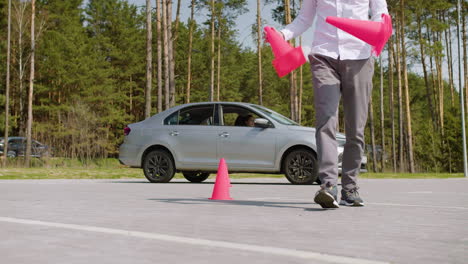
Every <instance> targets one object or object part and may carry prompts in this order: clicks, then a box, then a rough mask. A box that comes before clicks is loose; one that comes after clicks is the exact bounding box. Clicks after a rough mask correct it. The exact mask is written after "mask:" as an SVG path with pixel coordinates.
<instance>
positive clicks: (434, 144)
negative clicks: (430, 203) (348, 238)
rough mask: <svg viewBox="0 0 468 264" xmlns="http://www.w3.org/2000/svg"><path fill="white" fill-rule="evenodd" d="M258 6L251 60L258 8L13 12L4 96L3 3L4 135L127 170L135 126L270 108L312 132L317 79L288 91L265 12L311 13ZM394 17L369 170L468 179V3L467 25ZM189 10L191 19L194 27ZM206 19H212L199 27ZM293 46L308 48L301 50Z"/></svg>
mask: <svg viewBox="0 0 468 264" xmlns="http://www.w3.org/2000/svg"><path fill="white" fill-rule="evenodd" d="M249 1H254V0H249ZM33 2H34V9H35V12H34V15H35V17H33V16H32V12H31V10H32V4H33ZM255 2H256V4H257V9H258V10H255V11H256V12H255V13H256V15H255V16H252V17H251V21H249V22H247V23H250V24H251V41H252V43H255V44H254V45H252V46H246V45H242V43H240V41H239V39H238V32H237V31H236V23H238V19H239V16H240V15H242V14H244V13H245V12H247V11H248V10H247V7H248V1H247V0H216V1H215V0H191V1H188V0H184V1H181V0H178V1H171V0H162V1H161V0H157V1H149V0H148V1H146V4H147V6H141V5H140V6H137V5H135V4H132V3H129V2H127V1H124V0H88V1H82V0H67V1H60V0H37V1H19V0H12V1H11V42H10V43H11V46H10V79H9V84H8V85H7V82H6V81H5V80H6V79H7V78H6V75H7V70H6V68H7V65H6V63H4V62H6V61H7V50H8V49H7V35H8V34H7V31H8V30H7V29H8V0H0V62H1V63H0V78H1V80H0V102H1V105H2V106H8V113H6V108H5V107H2V109H0V114H1V115H0V133H1V135H3V134H4V132H5V128H6V129H7V131H8V134H9V135H10V136H26V135H27V134H28V125H30V126H31V128H30V131H31V133H30V134H31V137H32V138H33V139H36V140H38V141H41V142H43V143H46V144H48V145H50V146H52V147H53V148H54V155H55V156H60V157H66V158H78V159H95V158H106V157H116V156H118V146H119V145H120V144H121V143H122V140H123V136H124V134H123V128H124V127H125V126H126V125H127V124H129V123H133V122H138V121H141V120H143V119H145V118H146V117H148V116H150V115H153V114H156V113H158V112H160V111H163V110H165V109H167V108H169V107H172V106H174V105H178V104H183V103H187V102H202V101H241V102H251V103H257V104H262V105H264V106H266V107H269V108H271V109H273V110H275V111H278V112H280V113H282V114H284V115H286V116H289V117H290V118H291V119H293V120H295V121H297V122H299V123H300V124H302V125H305V126H313V125H314V121H315V117H314V105H313V96H314V95H313V89H312V83H311V73H310V70H309V67H308V65H307V64H306V65H304V66H303V67H301V68H300V69H298V70H296V71H295V72H294V73H292V74H290V75H289V76H287V77H284V78H281V79H280V78H278V77H277V75H276V73H275V71H274V69H273V67H272V65H271V61H272V60H273V58H274V57H273V54H272V52H271V48H270V47H269V45H268V44H265V43H263V40H262V34H263V33H262V31H263V30H262V28H263V26H264V25H265V18H264V17H262V12H261V11H262V10H265V8H268V9H269V10H268V12H267V14H268V15H270V16H271V17H268V19H273V20H274V21H275V22H276V23H278V24H280V25H284V24H288V23H290V21H292V20H293V19H294V17H295V15H296V14H297V12H298V10H299V9H300V6H301V1H299V0H256V1H255ZM387 3H388V7H389V11H390V14H391V16H392V18H393V23H394V31H395V32H394V35H393V36H392V38H391V39H390V41H389V43H388V44H387V46H386V48H385V50H384V52H383V55H382V58H381V60H379V59H376V64H375V66H376V67H375V76H374V79H373V80H374V90H373V96H372V101H371V103H370V104H371V107H370V111H369V122H368V128H367V130H366V143H368V145H369V146H368V148H367V155H368V157H369V161H370V162H369V164H370V165H371V167H370V169H371V170H373V171H400V172H403V171H408V172H451V173H452V172H462V171H463V145H462V135H461V131H462V129H461V121H460V116H461V113H460V103H459V102H460V98H459V94H460V93H459V85H458V80H459V78H458V54H459V53H458V49H457V41H458V40H457V30H458V29H460V30H461V32H462V39H461V43H462V47H461V48H462V52H461V57H460V61H461V64H462V65H461V68H462V73H461V76H462V82H461V83H462V89H464V95H465V96H466V95H467V93H466V92H467V90H466V89H467V81H468V80H467V78H466V76H467V68H468V67H467V56H466V54H467V53H466V50H467V33H466V24H467V16H468V3H467V2H466V1H462V4H463V6H462V8H461V11H462V23H461V24H458V23H457V5H456V3H457V1H453V0H451V1H448V0H425V1H423V0H412V1H404V0H388V1H387ZM147 7H149V8H147ZM181 10H184V11H185V12H186V13H190V14H191V15H190V17H189V19H187V20H186V21H183V20H181V19H180V12H181ZM250 11H251V12H252V10H250ZM198 13H203V14H206V15H205V16H203V17H205V18H206V19H204V20H203V19H202V20H203V21H200V19H198V20H195V19H194V17H195V14H198ZM263 15H264V14H263ZM31 22H34V23H31ZM243 22H244V23H246V22H245V21H243ZM31 25H33V28H34V32H32V31H31ZM31 36H34V41H31ZM148 43H150V44H148ZM33 44H34V45H33ZM291 44H292V45H296V46H297V45H303V44H304V43H303V40H302V39H301V38H298V39H296V40H294V41H292V42H291ZM307 44H308V43H307ZM33 47H34V48H33ZM147 62H150V63H147ZM31 84H33V85H31ZM7 86H8V93H7V92H6V91H7ZM31 86H32V87H33V91H32V97H29V96H28V93H29V92H30V91H31V89H30V88H31ZM466 99H468V97H467V98H466ZM466 99H465V103H466V101H468V100H466ZM29 109H31V110H32V111H31V112H29V111H28V110H29ZM466 109H468V107H466V105H465V110H466ZM6 116H8V122H6V121H7V120H6V118H5V117H6ZM339 116H340V117H342V116H343V114H342V107H340V113H339ZM28 120H29V121H28ZM28 122H29V123H30V124H28ZM340 125H341V124H339V130H340V131H341V132H343V127H342V126H340ZM27 165H29V161H27Z"/></svg>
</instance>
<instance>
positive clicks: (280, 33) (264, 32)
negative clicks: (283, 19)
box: [263, 27, 284, 43]
mask: <svg viewBox="0 0 468 264" xmlns="http://www.w3.org/2000/svg"><path fill="white" fill-rule="evenodd" d="M270 28H272V29H274V30H275V31H276V32H277V33H278V34H279V35H280V36H281V37H282V38H283V39H284V35H283V32H281V31H278V30H276V28H274V27H270ZM263 41H264V42H267V43H270V42H269V41H268V36H267V33H266V31H263Z"/></svg>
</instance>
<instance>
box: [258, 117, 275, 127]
mask: <svg viewBox="0 0 468 264" xmlns="http://www.w3.org/2000/svg"><path fill="white" fill-rule="evenodd" d="M254 123H255V127H261V128H269V127H271V125H270V121H268V120H267V119H265V118H255V121H254Z"/></svg>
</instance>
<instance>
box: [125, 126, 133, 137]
mask: <svg viewBox="0 0 468 264" xmlns="http://www.w3.org/2000/svg"><path fill="white" fill-rule="evenodd" d="M130 131H132V130H131V129H130V128H129V127H128V126H126V127H125V128H124V135H126V136H128V134H130Z"/></svg>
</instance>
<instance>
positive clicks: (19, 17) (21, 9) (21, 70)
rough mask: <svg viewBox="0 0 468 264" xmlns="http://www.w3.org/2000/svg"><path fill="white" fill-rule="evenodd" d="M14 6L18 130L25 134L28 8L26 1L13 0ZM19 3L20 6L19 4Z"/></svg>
mask: <svg viewBox="0 0 468 264" xmlns="http://www.w3.org/2000/svg"><path fill="white" fill-rule="evenodd" d="M12 4H13V8H14V10H15V14H16V15H15V17H16V23H17V27H18V85H19V120H18V130H19V135H20V136H24V135H25V126H26V118H25V117H26V115H25V112H24V109H25V104H24V74H25V70H26V69H25V67H26V63H23V52H24V48H23V35H24V28H23V26H25V25H24V24H25V23H24V18H25V12H26V8H27V4H26V3H25V2H13V3H12ZM18 5H19V6H18Z"/></svg>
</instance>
